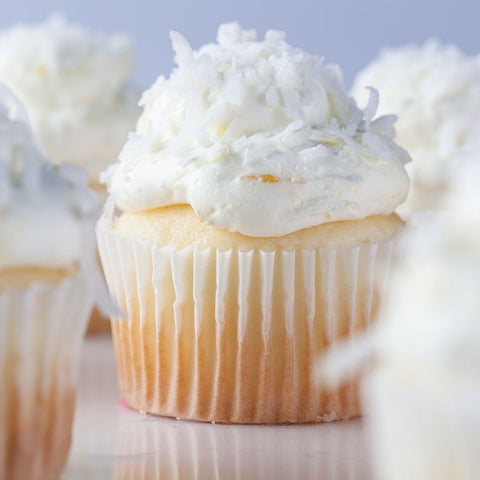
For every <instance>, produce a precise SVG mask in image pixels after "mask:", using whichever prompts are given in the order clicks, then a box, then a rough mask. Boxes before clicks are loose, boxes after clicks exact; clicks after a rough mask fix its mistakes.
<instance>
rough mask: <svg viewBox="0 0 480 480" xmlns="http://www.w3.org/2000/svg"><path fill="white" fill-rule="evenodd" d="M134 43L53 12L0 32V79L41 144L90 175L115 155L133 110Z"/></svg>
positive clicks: (132, 120) (132, 118) (135, 113)
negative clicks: (24, 111) (24, 112)
mask: <svg viewBox="0 0 480 480" xmlns="http://www.w3.org/2000/svg"><path fill="white" fill-rule="evenodd" d="M132 64H133V47H132V42H131V40H130V39H129V37H127V36H125V35H110V36H105V35H101V34H99V33H96V32H93V31H90V30H87V29H85V28H83V27H81V26H79V25H75V24H72V23H68V22H67V21H66V20H65V19H64V18H63V17H62V16H61V15H58V14H57V15H53V16H52V17H51V18H49V19H48V20H47V21H45V22H43V23H40V24H37V25H27V24H18V25H15V26H13V27H12V28H9V29H6V30H3V31H1V32H0V82H3V83H4V84H5V85H7V87H8V88H9V89H10V90H11V91H12V92H13V93H14V94H15V95H16V96H17V97H18V98H19V99H20V101H21V102H22V103H23V104H25V106H26V107H27V109H28V111H29V116H30V119H31V121H32V126H33V129H34V132H35V134H36V135H37V137H38V138H39V140H40V142H41V143H42V144H43V146H44V147H45V148H46V150H47V151H48V153H49V154H50V155H51V156H52V158H53V160H54V161H55V162H57V163H60V162H62V161H68V162H69V163H75V164H78V165H80V166H82V167H83V168H85V169H86V170H87V171H88V173H89V175H90V177H91V178H93V179H94V180H97V179H98V176H99V173H100V172H101V171H102V170H104V169H105V168H106V167H107V165H108V164H109V163H112V162H113V161H115V159H116V156H117V155H118V152H119V151H120V149H121V146H122V145H123V143H124V142H125V140H126V138H127V134H128V132H129V131H130V130H131V129H133V128H134V125H135V120H136V118H137V116H138V110H137V106H136V104H137V102H138V97H137V93H136V92H135V91H134V90H133V89H132V88H131V87H129V86H128V85H127V83H126V82H127V77H128V76H129V74H130V72H131V70H132Z"/></svg>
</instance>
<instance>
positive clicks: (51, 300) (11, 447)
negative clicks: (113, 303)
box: [0, 276, 91, 480]
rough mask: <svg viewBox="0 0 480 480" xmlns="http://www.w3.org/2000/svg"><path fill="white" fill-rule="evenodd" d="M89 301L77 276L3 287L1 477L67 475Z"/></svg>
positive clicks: (47, 479) (35, 479) (39, 479)
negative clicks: (64, 467)
mask: <svg viewBox="0 0 480 480" xmlns="http://www.w3.org/2000/svg"><path fill="white" fill-rule="evenodd" d="M90 297H91V295H89V294H87V289H86V286H85V283H84V280H82V279H81V278H79V277H75V276H73V277H66V278H65V279H63V280H62V281H60V282H59V283H55V284H49V283H42V282H34V283H31V284H30V285H29V286H27V287H24V288H22V287H14V286H12V287H6V288H4V289H2V290H0V385H1V386H2V390H1V391H0V480H53V479H57V478H58V477H59V475H60V473H61V471H62V468H63V466H64V464H65V462H66V460H67V457H68V452H69V449H70V439H71V429H72V420H73V410H74V403H75V389H76V377H77V370H78V366H79V361H80V347H81V341H82V337H83V334H84V331H85V328H86V323H87V320H88V317H89V315H90V311H91V298H90Z"/></svg>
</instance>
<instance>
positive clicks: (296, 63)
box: [105, 24, 409, 237]
mask: <svg viewBox="0 0 480 480" xmlns="http://www.w3.org/2000/svg"><path fill="white" fill-rule="evenodd" d="M171 38H172V43H173V48H174V50H175V53H176V62H177V65H178V67H177V68H176V69H175V70H174V71H173V72H172V73H171V75H170V77H169V78H168V79H167V78H165V77H163V76H161V77H159V79H158V80H157V81H156V82H155V84H154V85H153V86H152V87H151V88H150V89H149V90H147V91H146V92H145V94H144V95H143V98H142V100H141V104H142V105H143V108H144V112H143V115H142V116H141V118H140V120H139V122H138V125H137V131H136V133H134V134H131V136H130V139H129V141H128V143H127V144H126V146H125V147H124V149H123V151H122V153H121V155H120V161H119V163H118V164H117V165H114V166H112V167H111V168H110V169H109V170H108V172H107V174H106V175H105V180H106V181H107V182H108V183H109V189H110V192H111V193H112V194H113V195H114V198H115V200H116V202H117V205H118V207H120V208H121V209H124V210H129V211H139V210H145V209H151V208H156V207H161V206H167V205H173V204H190V205H191V206H192V207H193V208H194V210H195V211H196V213H197V214H198V215H199V216H200V218H201V219H202V220H203V221H204V222H206V223H208V224H212V225H214V226H217V227H219V228H224V229H228V230H230V231H237V232H240V233H242V234H245V235H250V236H256V237H262V236H270V237H271V236H282V235H285V234H288V233H291V232H294V231H297V230H300V229H303V228H308V227H311V226H314V225H319V224H322V223H325V222H332V221H336V220H350V219H359V218H363V217H366V216H369V215H375V214H388V213H391V212H392V211H393V210H394V209H395V207H396V206H397V205H398V204H400V203H401V202H402V201H403V200H404V198H405V196H406V194H407V191H408V185H409V181H408V177H407V175H406V172H405V168H404V164H405V163H406V162H408V161H409V156H408V154H407V153H406V152H405V151H404V150H403V149H402V148H400V147H398V146H397V145H395V144H394V143H393V141H392V137H393V133H394V132H393V126H392V124H393V122H394V118H393V117H382V118H379V119H377V120H375V121H372V117H373V115H374V114H375V109H376V101H377V95H376V92H372V96H371V100H370V103H369V105H368V106H367V108H366V109H365V111H361V110H360V109H359V108H357V106H356V104H355V102H354V101H353V99H351V98H350V97H348V95H347V93H346V91H345V87H344V84H343V79H342V75H341V72H340V70H339V68H338V67H337V66H335V65H330V64H324V62H323V60H322V59H320V58H318V57H316V56H313V55H309V54H307V53H305V52H304V51H302V50H301V49H298V48H293V47H291V46H289V45H288V44H287V43H286V42H285V37H284V34H283V33H281V32H277V31H269V32H267V34H266V36H265V40H264V41H257V40H256V34H255V32H254V31H250V30H242V29H241V28H240V26H239V25H237V24H226V25H222V26H221V27H220V29H219V31H218V38H217V43H214V44H208V45H205V46H204V47H202V48H200V49H199V50H198V51H194V50H192V48H191V47H190V45H189V44H188V43H187V41H186V40H185V39H184V38H183V37H182V36H181V35H180V34H178V33H175V32H174V33H172V34H171Z"/></svg>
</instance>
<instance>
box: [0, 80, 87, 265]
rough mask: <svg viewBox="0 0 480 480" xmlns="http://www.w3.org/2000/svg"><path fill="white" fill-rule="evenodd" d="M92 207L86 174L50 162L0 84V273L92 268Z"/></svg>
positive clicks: (8, 93)
mask: <svg viewBox="0 0 480 480" xmlns="http://www.w3.org/2000/svg"><path fill="white" fill-rule="evenodd" d="M95 205H96V200H95V197H94V195H93V194H92V192H91V191H89V190H88V188H87V176H86V174H85V173H84V172H83V171H81V170H80V169H78V168H77V167H73V166H67V165H63V166H54V165H53V164H52V163H51V162H50V161H49V160H48V158H47V157H46V155H45V153H44V152H43V151H42V148H41V147H40V145H39V144H38V143H37V141H36V140H35V138H34V136H33V134H32V131H31V128H30V126H29V123H28V119H27V114H26V112H25V110H24V108H23V107H22V105H21V104H20V103H19V102H18V101H17V100H16V99H15V98H14V97H13V96H12V94H11V93H10V92H9V91H8V90H7V89H6V88H5V87H4V86H3V85H1V84H0V270H2V269H8V268H18V267H40V268H69V267H72V266H75V265H77V266H80V264H83V265H86V264H89V265H92V264H93V263H94V262H95V249H94V243H93V228H94V227H93V225H94V222H95V217H96V208H95ZM87 256H88V258H87Z"/></svg>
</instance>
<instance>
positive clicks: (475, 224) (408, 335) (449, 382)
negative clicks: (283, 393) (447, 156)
mask: <svg viewBox="0 0 480 480" xmlns="http://www.w3.org/2000/svg"><path fill="white" fill-rule="evenodd" d="M452 188H453V192H454V194H453V195H451V196H449V197H448V200H447V203H448V205H447V206H448V207H449V210H450V211H449V212H448V213H447V214H443V215H441V216H438V217H434V218H430V220H429V221H425V220H426V219H423V221H422V225H421V226H419V227H418V228H417V229H416V230H415V231H413V232H412V233H410V235H409V236H408V237H407V239H406V248H408V251H409V252H410V253H409V254H408V255H407V256H406V259H405V261H404V263H403V265H402V267H401V268H400V269H399V270H398V272H396V274H395V277H394V281H393V284H392V290H391V296H390V298H389V301H388V302H387V305H386V306H387V308H386V312H385V315H384V319H385V323H384V324H383V325H382V328H381V329H380V330H379V331H378V332H377V333H376V341H375V344H376V352H377V360H376V365H375V367H374V369H373V371H372V372H371V373H370V374H369V376H368V381H367V382H366V385H365V395H364V396H365V402H366V408H367V409H368V411H369V413H370V415H369V416H368V417H367V427H368V429H369V434H370V438H371V450H372V452H373V454H374V467H375V470H376V477H375V478H378V479H379V480H383V479H385V478H388V479H389V480H397V479H398V480H400V479H402V480H403V479H406V478H408V479H417V478H418V479H422V480H430V479H431V480H451V479H462V480H474V479H476V478H478V475H479V472H480V457H479V455H478V452H479V451H480V435H479V432H480V411H479V409H478V406H479V405H480V321H479V320H480V296H479V291H480V275H479V271H480V197H479V196H478V191H479V189H480V164H479V163H478V159H475V161H474V162H472V163H471V164H468V165H467V164H465V168H464V169H463V171H461V172H460V175H459V177H458V178H457V179H456V181H455V183H454V185H453V186H452Z"/></svg>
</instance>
